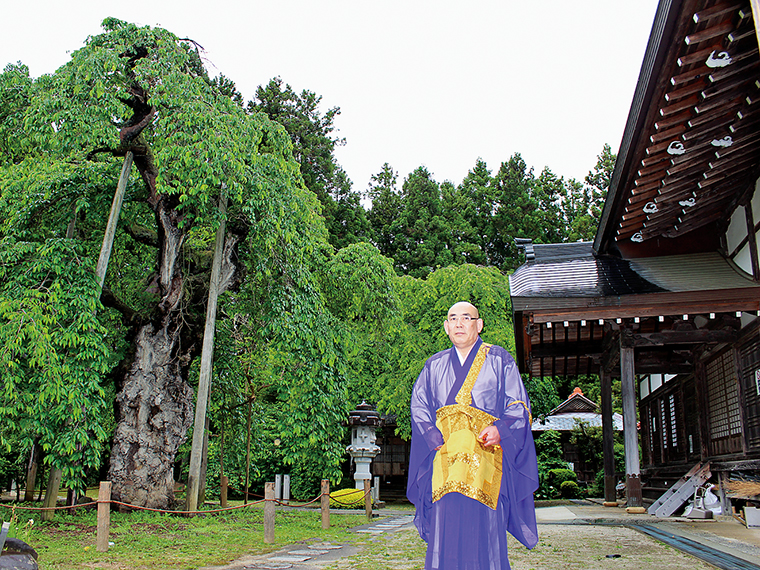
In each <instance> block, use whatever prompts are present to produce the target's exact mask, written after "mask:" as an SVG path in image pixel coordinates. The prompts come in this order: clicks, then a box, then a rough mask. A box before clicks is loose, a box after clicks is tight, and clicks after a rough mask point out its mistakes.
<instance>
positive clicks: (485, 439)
mask: <svg viewBox="0 0 760 570" xmlns="http://www.w3.org/2000/svg"><path fill="white" fill-rule="evenodd" d="M478 441H480V442H481V443H482V444H483V445H484V446H486V447H491V446H493V445H498V444H499V442H500V441H501V435H500V434H499V430H498V429H497V428H496V426H488V427H487V428H483V431H481V432H480V435H479V436H478Z"/></svg>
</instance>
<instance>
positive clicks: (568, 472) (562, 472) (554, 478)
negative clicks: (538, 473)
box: [547, 469, 578, 488]
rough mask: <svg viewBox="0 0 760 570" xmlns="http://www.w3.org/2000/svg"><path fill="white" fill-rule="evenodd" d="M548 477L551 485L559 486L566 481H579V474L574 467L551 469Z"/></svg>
mask: <svg viewBox="0 0 760 570" xmlns="http://www.w3.org/2000/svg"><path fill="white" fill-rule="evenodd" d="M547 479H548V483H549V485H552V486H553V487H557V488H559V487H561V486H562V483H564V482H565V481H572V482H573V483H577V481H578V475H576V473H575V471H573V470H572V469H550V470H549V472H548V473H547Z"/></svg>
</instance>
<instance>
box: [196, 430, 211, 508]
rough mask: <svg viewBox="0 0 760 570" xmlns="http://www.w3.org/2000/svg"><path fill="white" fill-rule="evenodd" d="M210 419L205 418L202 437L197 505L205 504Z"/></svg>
mask: <svg viewBox="0 0 760 570" xmlns="http://www.w3.org/2000/svg"><path fill="white" fill-rule="evenodd" d="M210 426H211V418H209V417H208V416H206V427H205V429H204V432H205V434H204V436H203V455H202V457H201V477H200V481H198V505H204V504H205V503H206V474H207V471H208V434H209V432H210V431H211V430H210Z"/></svg>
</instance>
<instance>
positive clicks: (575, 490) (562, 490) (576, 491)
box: [559, 481, 581, 499]
mask: <svg viewBox="0 0 760 570" xmlns="http://www.w3.org/2000/svg"><path fill="white" fill-rule="evenodd" d="M580 492H581V489H580V487H579V486H578V483H576V482H575V481H563V482H562V484H560V486H559V494H560V495H561V496H562V498H563V499H576V498H578V496H579V495H580Z"/></svg>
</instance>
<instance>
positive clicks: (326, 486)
mask: <svg viewBox="0 0 760 570" xmlns="http://www.w3.org/2000/svg"><path fill="white" fill-rule="evenodd" d="M319 504H320V507H321V508H322V529H323V530H327V529H328V528H330V481H328V480H327V479H322V496H321V497H320V501H319Z"/></svg>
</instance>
